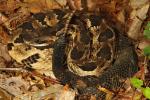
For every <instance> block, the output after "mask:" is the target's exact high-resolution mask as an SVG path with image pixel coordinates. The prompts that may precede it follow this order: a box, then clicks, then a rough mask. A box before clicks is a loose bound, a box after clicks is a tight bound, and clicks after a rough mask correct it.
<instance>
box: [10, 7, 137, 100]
mask: <svg viewBox="0 0 150 100" xmlns="http://www.w3.org/2000/svg"><path fill="white" fill-rule="evenodd" d="M112 19H113V18H111V17H109V16H107V17H106V14H103V13H99V12H89V11H72V10H68V9H65V10H64V9H61V10H60V9H53V10H49V11H43V12H39V13H35V14H31V16H30V17H29V18H27V20H25V21H24V22H22V24H20V25H18V27H17V28H16V29H14V30H11V33H12V34H11V40H10V41H9V43H8V44H7V47H8V51H9V54H10V56H11V57H12V58H13V59H14V60H15V61H17V62H19V63H21V64H23V65H24V66H25V67H28V68H32V69H35V70H40V72H41V73H42V74H44V75H47V76H51V77H54V78H56V79H58V80H59V81H60V83H61V84H62V85H66V84H68V85H69V86H70V87H71V88H73V89H75V90H77V92H78V95H77V96H76V99H77V100H81V99H82V100H84V99H85V100H88V99H90V97H91V96H95V98H96V100H100V99H102V100H105V99H107V97H108V93H107V92H106V91H104V89H105V90H108V91H112V92H114V93H117V92H118V91H119V90H120V89H123V88H124V82H125V80H127V79H128V78H130V77H132V76H133V75H134V74H135V73H136V72H137V71H138V57H137V54H136V51H135V47H134V42H133V40H132V39H130V38H129V37H128V36H127V35H126V34H125V32H122V31H121V30H119V28H118V27H117V25H116V24H115V23H117V22H115V21H112Z"/></svg>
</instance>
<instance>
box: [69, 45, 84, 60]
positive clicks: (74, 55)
mask: <svg viewBox="0 0 150 100" xmlns="http://www.w3.org/2000/svg"><path fill="white" fill-rule="evenodd" d="M83 54H84V52H83V51H79V50H78V49H77V48H76V47H74V48H73V50H72V51H71V58H72V59H73V60H79V59H80V58H81V57H82V56H83Z"/></svg>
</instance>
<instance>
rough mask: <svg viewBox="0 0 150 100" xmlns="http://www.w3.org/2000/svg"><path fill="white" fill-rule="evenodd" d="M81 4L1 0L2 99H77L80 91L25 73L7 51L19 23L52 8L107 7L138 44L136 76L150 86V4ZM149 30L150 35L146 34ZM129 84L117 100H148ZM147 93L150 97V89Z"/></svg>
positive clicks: (116, 0) (115, 0)
mask: <svg viewBox="0 0 150 100" xmlns="http://www.w3.org/2000/svg"><path fill="white" fill-rule="evenodd" d="M81 1H83V0H0V100H74V98H75V95H76V91H74V90H72V89H70V88H69V87H67V85H66V86H62V85H60V84H57V83H55V82H54V80H51V78H49V77H45V76H42V75H39V74H37V73H33V72H29V71H27V70H24V69H23V68H22V65H21V64H19V63H17V62H15V61H14V59H12V58H11V56H10V55H9V53H8V50H7V43H8V41H9V40H10V39H11V36H10V34H9V32H8V31H11V30H12V29H15V27H16V26H17V24H18V23H19V22H21V21H22V20H24V18H27V16H29V13H33V14H34V13H39V12H42V11H44V10H51V9H64V8H69V9H72V10H82V9H87V10H88V11H95V10H97V9H103V8H105V10H106V11H108V12H109V13H111V14H112V15H113V16H115V17H116V18H117V19H118V20H119V21H120V22H121V23H122V26H123V28H122V30H123V31H125V32H126V33H127V35H128V36H129V37H130V38H131V39H133V40H134V41H135V43H136V45H135V48H136V52H137V54H138V58H139V69H140V70H139V71H138V72H137V73H136V74H135V76H134V77H137V78H138V79H140V80H141V81H142V82H143V83H142V86H144V87H150V60H149V58H150V57H148V56H149V55H150V47H148V46H150V1H149V0H85V1H87V2H86V3H83V2H81ZM82 3H83V4H82ZM16 20H17V21H16ZM147 26H148V27H149V28H148V29H146V27H147ZM145 30H149V32H147V33H144V31H145ZM12 34H13V33H12ZM145 48H148V49H147V50H145ZM145 54H146V55H145ZM138 81H139V80H138ZM126 83H127V89H126V90H125V91H120V92H119V94H118V95H117V96H116V97H115V98H114V99H115V100H146V98H148V97H146V96H144V95H143V94H144V93H143V91H142V90H141V89H139V88H136V87H134V86H133V85H134V84H131V81H130V79H128V80H127V81H126ZM147 94H149V95H150V90H149V93H147ZM149 98H150V97H149ZM91 100H95V98H91Z"/></svg>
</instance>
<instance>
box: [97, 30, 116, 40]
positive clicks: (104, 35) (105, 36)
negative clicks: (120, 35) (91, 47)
mask: <svg viewBox="0 0 150 100" xmlns="http://www.w3.org/2000/svg"><path fill="white" fill-rule="evenodd" d="M113 35H114V34H113V32H112V31H111V30H110V29H106V30H105V31H103V32H102V33H100V35H99V37H98V41H99V42H104V41H107V40H108V39H110V38H112V37H113Z"/></svg>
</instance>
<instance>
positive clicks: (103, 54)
mask: <svg viewBox="0 0 150 100" xmlns="http://www.w3.org/2000/svg"><path fill="white" fill-rule="evenodd" d="M97 56H98V57H99V58H102V59H106V60H110V59H111V49H110V47H109V46H108V45H104V46H103V47H102V48H101V49H100V51H99V52H98V53H97Z"/></svg>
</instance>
